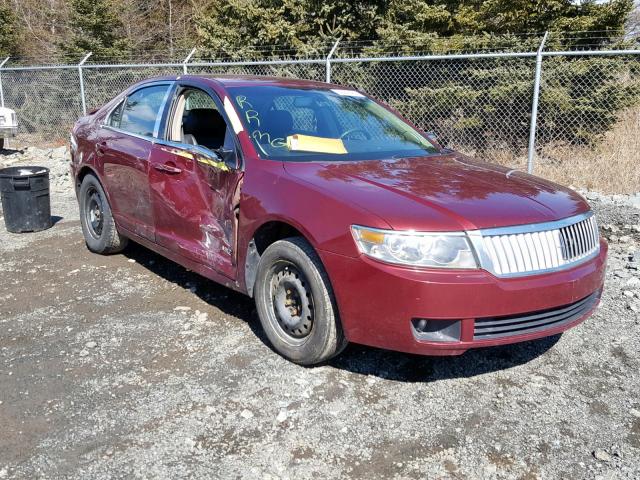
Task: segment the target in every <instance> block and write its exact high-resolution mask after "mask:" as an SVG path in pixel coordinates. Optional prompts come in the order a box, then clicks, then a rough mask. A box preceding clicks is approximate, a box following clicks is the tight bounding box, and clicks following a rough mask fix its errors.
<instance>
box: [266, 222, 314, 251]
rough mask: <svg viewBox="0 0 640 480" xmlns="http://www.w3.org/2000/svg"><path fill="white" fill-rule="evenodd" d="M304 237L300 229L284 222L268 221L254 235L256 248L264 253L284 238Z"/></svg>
mask: <svg viewBox="0 0 640 480" xmlns="http://www.w3.org/2000/svg"><path fill="white" fill-rule="evenodd" d="M289 237H304V235H303V234H302V233H300V231H299V230H297V229H296V228H294V227H292V226H291V225H289V224H288V223H284V222H267V223H265V224H264V225H262V226H261V227H260V228H258V230H256V233H255V234H254V235H253V241H254V242H255V246H256V250H257V252H258V254H259V255H262V252H264V251H265V250H266V249H267V247H268V246H269V245H271V244H272V243H274V242H277V241H278V240H282V239H283V238H289Z"/></svg>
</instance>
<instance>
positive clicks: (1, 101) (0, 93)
mask: <svg viewBox="0 0 640 480" xmlns="http://www.w3.org/2000/svg"><path fill="white" fill-rule="evenodd" d="M9 58H10V57H7V58H5V59H4V60H3V61H2V63H0V70H2V67H4V64H5V63H7V62H8V61H9ZM0 105H2V108H4V88H2V74H1V73H0Z"/></svg>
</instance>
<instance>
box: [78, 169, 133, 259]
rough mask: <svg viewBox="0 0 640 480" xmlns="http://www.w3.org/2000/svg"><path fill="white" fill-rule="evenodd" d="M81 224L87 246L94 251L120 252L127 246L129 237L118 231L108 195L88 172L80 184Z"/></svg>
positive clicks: (100, 252)
mask: <svg viewBox="0 0 640 480" xmlns="http://www.w3.org/2000/svg"><path fill="white" fill-rule="evenodd" d="M78 200H79V204H80V224H81V225H82V234H83V235H84V240H85V242H86V244H87V248H88V249H89V250H91V251H92V252H94V253H99V254H102V255H108V254H110V253H118V252H121V251H122V250H124V248H125V247H126V246H127V243H128V239H127V238H126V237H123V236H122V235H120V234H119V233H118V230H117V229H116V224H115V222H114V220H113V215H112V214H111V207H110V206H109V202H108V201H107V196H106V195H105V193H104V190H103V189H102V185H100V182H99V181H98V179H97V178H96V177H95V176H93V175H91V174H88V175H87V176H85V177H84V179H83V180H82V184H81V185H80V194H79V195H78Z"/></svg>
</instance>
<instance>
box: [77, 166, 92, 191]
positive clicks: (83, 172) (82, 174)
mask: <svg viewBox="0 0 640 480" xmlns="http://www.w3.org/2000/svg"><path fill="white" fill-rule="evenodd" d="M88 174H91V175H94V176H95V173H94V171H93V170H92V169H91V168H89V167H87V166H84V167H82V168H81V169H80V171H79V172H78V175H77V177H76V186H77V187H78V188H80V185H82V180H84V177H86V176H87V175H88Z"/></svg>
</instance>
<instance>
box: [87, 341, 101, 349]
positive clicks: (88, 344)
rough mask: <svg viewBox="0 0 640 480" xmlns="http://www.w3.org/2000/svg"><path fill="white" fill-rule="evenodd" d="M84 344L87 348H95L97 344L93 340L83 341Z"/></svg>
mask: <svg viewBox="0 0 640 480" xmlns="http://www.w3.org/2000/svg"><path fill="white" fill-rule="evenodd" d="M84 346H85V347H87V348H96V347H97V346H98V343H97V342H94V341H90V342H87V343H85V344H84Z"/></svg>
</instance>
